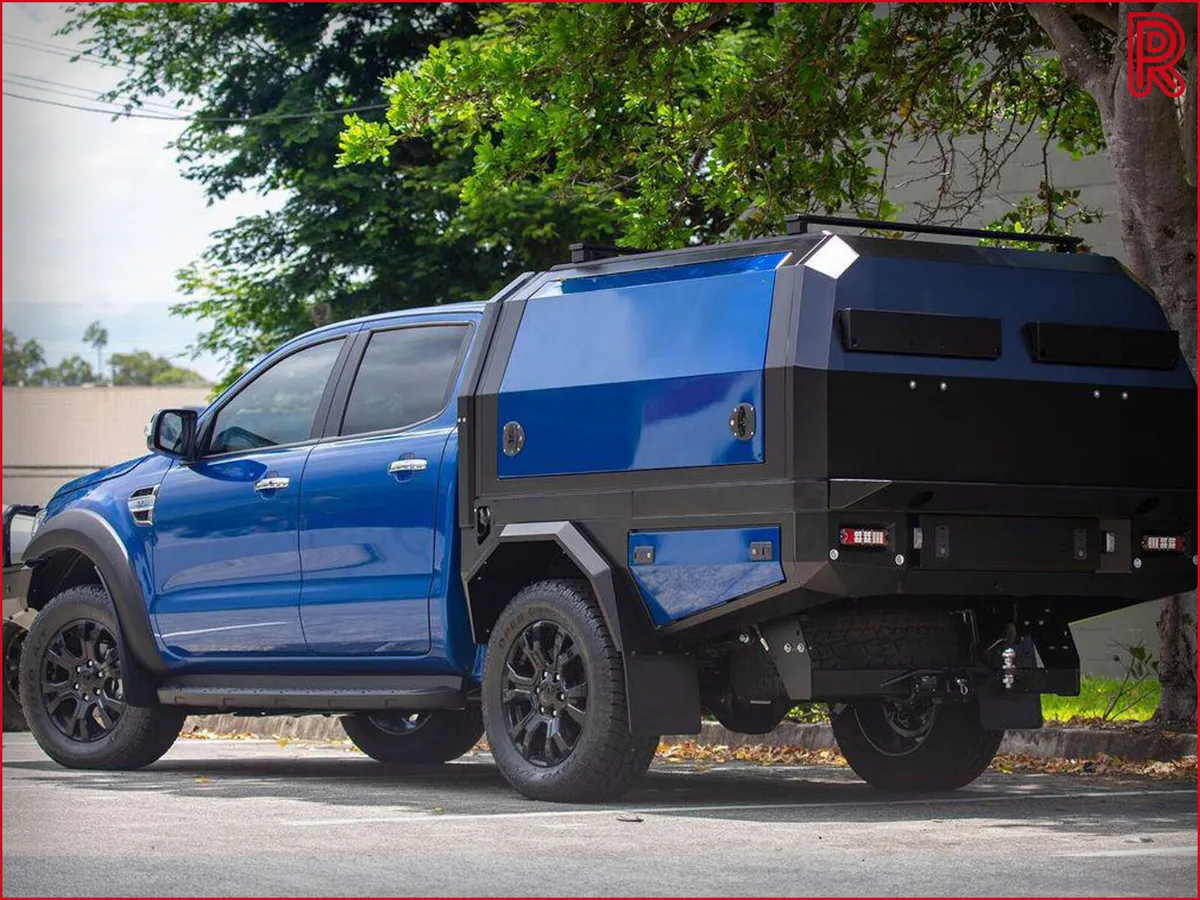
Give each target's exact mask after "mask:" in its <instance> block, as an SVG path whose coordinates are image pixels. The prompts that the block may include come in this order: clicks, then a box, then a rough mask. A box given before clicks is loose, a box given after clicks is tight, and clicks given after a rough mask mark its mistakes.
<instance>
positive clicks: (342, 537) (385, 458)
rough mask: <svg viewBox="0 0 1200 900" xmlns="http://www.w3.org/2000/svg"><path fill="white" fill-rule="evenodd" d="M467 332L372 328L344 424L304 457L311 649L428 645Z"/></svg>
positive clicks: (420, 648)
mask: <svg viewBox="0 0 1200 900" xmlns="http://www.w3.org/2000/svg"><path fill="white" fill-rule="evenodd" d="M469 332H470V328H469V325H468V324H467V323H465V322H459V323H435V324H422V323H417V324H406V325H403V326H401V327H393V328H386V327H380V328H377V329H375V330H374V331H372V332H371V333H370V335H369V340H368V341H367V342H366V346H365V349H364V350H363V352H362V358H361V361H360V362H359V364H358V366H357V371H356V372H355V373H354V376H353V382H352V384H351V385H350V388H349V392H348V395H347V399H346V402H345V408H344V410H343V411H339V410H337V409H335V411H334V413H335V415H336V414H339V413H340V414H341V420H340V422H339V423H338V424H337V427H336V428H334V429H332V430H333V431H334V434H332V435H331V436H329V437H328V438H326V439H325V440H324V441H322V442H321V443H320V444H318V445H317V447H315V448H314V449H313V452H312V455H311V456H310V457H309V460H308V465H307V467H306V468H305V471H304V483H303V488H302V490H301V493H300V564H301V568H302V569H303V572H304V584H303V588H302V591H301V599H300V615H301V621H302V622H303V625H304V634H305V637H306V638H307V640H308V646H309V648H310V649H311V650H312V651H313V652H315V653H319V654H322V655H326V656H331V655H410V654H422V653H426V652H428V650H429V647H430V627H429V592H430V585H431V582H432V579H433V560H434V541H435V535H436V528H437V521H438V516H437V508H438V486H439V481H440V480H443V479H441V478H440V475H441V466H442V454H443V452H444V450H445V447H446V442H447V439H448V438H449V437H450V435H451V433H452V432H453V430H454V428H455V414H456V410H455V408H454V404H453V403H451V399H452V395H453V389H454V384H455V382H456V380H457V379H456V376H457V374H458V370H459V365H460V362H461V359H462V355H463V350H464V347H465V344H466V339H467V336H468V334H469ZM364 337H366V335H364ZM361 343H362V341H361V339H360V344H361ZM353 365H354V361H353V360H352V361H351V362H350V363H349V364H348V365H347V373H349V372H350V370H351V367H352V366H353ZM341 393H342V391H339V394H341Z"/></svg>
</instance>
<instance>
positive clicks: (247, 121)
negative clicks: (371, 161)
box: [3, 91, 388, 125]
mask: <svg viewBox="0 0 1200 900" xmlns="http://www.w3.org/2000/svg"><path fill="white" fill-rule="evenodd" d="M3 93H4V96H5V97H12V98H13V99H14V100H28V101H30V102H31V103H43V104H45V105H47V106H60V107H63V108H64V109H77V110H80V111H81V112H93V113H103V114H105V115H107V116H119V117H120V118H124V119H156V120H158V121H162V122H209V123H213V124H222V125H253V124H256V123H260V122H267V123H270V122H282V121H287V120H295V119H312V118H320V117H322V116H341V115H345V114H346V113H355V112H370V111H372V110H379V109H387V108H388V104H386V103H371V104H367V105H365V106H347V107H343V108H341V109H313V110H309V111H308V112H301V113H262V114H261V115H257V116H246V117H244V118H232V117H229V116H176V115H158V114H155V113H139V112H124V111H118V110H112V109H103V108H101V107H95V106H78V105H76V104H74V103H62V102H60V101H58V100H46V99H45V98H42V97H30V96H28V95H25V94H14V93H12V92H11V91H4V92H3ZM80 99H82V98H80ZM98 102H110V101H98Z"/></svg>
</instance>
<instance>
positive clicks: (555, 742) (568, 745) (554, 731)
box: [500, 621, 588, 768]
mask: <svg viewBox="0 0 1200 900" xmlns="http://www.w3.org/2000/svg"><path fill="white" fill-rule="evenodd" d="M500 702H501V706H502V708H503V710H504V724H505V727H506V728H507V730H508V736H509V738H510V739H511V740H512V742H513V744H515V745H516V747H517V750H518V751H520V753H521V756H523V757H524V758H525V759H526V760H528V761H529V762H531V763H533V764H534V765H535V766H541V767H543V768H550V767H552V766H557V765H559V764H560V763H562V762H563V761H564V760H565V759H566V758H567V757H568V756H570V755H571V751H572V750H574V749H575V746H576V745H577V744H578V743H579V738H580V736H581V735H582V734H583V729H584V726H585V724H586V720H587V707H588V687H587V672H586V671H585V670H584V666H583V658H582V657H581V656H580V654H579V645H578V644H577V643H576V641H575V639H574V637H572V636H571V633H570V632H569V631H567V629H566V628H564V627H563V626H562V625H559V624H558V623H557V622H549V621H538V622H534V623H533V624H532V625H530V626H528V627H527V628H526V629H525V630H524V631H522V632H521V634H520V636H519V637H518V638H517V640H516V641H515V642H514V643H513V646H512V647H511V648H510V649H509V651H508V657H507V659H506V660H505V664H504V679H503V694H502V695H501V698H500Z"/></svg>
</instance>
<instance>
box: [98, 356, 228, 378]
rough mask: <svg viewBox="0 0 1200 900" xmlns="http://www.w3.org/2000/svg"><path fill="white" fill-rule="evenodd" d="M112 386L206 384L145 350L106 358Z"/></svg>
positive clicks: (190, 371)
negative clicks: (110, 370)
mask: <svg viewBox="0 0 1200 900" xmlns="http://www.w3.org/2000/svg"><path fill="white" fill-rule="evenodd" d="M108 362H109V365H111V366H112V383H113V384H114V385H154V386H156V387H157V386H162V385H178V384H194V385H203V384H207V382H206V381H205V379H204V376H203V375H200V374H199V373H198V372H193V371H192V370H191V369H184V368H180V367H179V366H176V365H175V364H174V363H173V362H171V361H170V360H169V359H166V358H164V357H161V356H153V355H152V354H150V353H149V352H147V351H145V350H134V351H132V352H130V353H114V354H112V355H111V356H110V357H109V358H108Z"/></svg>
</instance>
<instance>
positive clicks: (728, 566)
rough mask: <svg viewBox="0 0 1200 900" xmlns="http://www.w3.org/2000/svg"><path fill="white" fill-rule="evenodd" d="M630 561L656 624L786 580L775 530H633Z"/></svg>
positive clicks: (663, 623) (630, 537)
mask: <svg viewBox="0 0 1200 900" xmlns="http://www.w3.org/2000/svg"><path fill="white" fill-rule="evenodd" d="M628 562H629V568H630V571H631V572H632V573H633V577H634V579H635V580H636V581H637V585H638V589H639V590H640V591H641V594H642V599H643V600H645V602H646V607H647V609H649V611H650V615H651V618H653V619H654V623H655V624H656V625H666V624H668V623H669V622H673V621H675V620H677V619H682V618H684V617H685V616H689V615H691V614H693V613H697V612H700V611H701V610H704V609H708V608H709V607H712V606H716V605H718V604H720V603H725V602H727V601H729V600H734V599H736V598H738V597H742V596H744V595H746V594H749V593H751V592H752V591H757V590H760V589H762V588H765V587H770V586H771V585H773V584H779V583H780V582H781V581H783V566H782V565H781V563H780V562H779V528H777V527H767V528H720V529H717V528H705V529H693V530H688V531H659V532H646V531H635V532H631V533H630V535H629V560H628Z"/></svg>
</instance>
